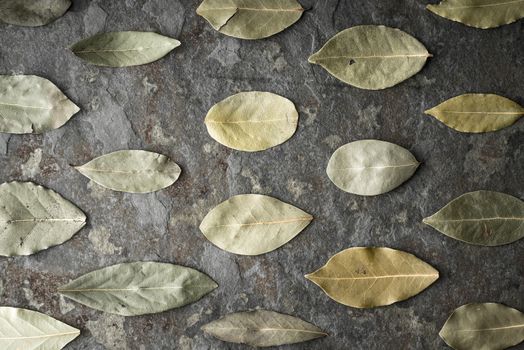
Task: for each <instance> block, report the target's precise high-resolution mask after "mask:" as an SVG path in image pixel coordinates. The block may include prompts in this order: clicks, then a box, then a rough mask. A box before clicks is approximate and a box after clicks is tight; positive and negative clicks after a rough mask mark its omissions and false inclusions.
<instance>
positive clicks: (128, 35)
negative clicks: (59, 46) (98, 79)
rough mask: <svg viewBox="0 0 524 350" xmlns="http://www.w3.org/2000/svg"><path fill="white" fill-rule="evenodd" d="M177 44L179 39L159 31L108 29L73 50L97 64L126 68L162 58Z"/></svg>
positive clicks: (72, 48) (83, 41) (77, 45)
mask: <svg viewBox="0 0 524 350" xmlns="http://www.w3.org/2000/svg"><path fill="white" fill-rule="evenodd" d="M178 46H180V42H179V41H178V40H175V39H172V38H168V37H166V36H163V35H160V34H156V33H151V32H109V33H101V34H97V35H94V36H92V37H90V38H87V39H84V40H82V41H79V42H78V43H76V44H75V45H73V46H72V47H71V50H72V51H73V53H74V54H75V55H77V56H78V57H80V58H82V59H84V60H86V61H87V62H89V63H91V64H95V65H97V66H107V67H127V66H137V65H141V64H146V63H151V62H154V61H156V60H159V59H160V58H162V57H164V56H165V55H167V54H168V53H169V52H170V51H171V50H173V49H174V48H175V47H178Z"/></svg>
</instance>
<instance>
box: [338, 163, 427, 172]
mask: <svg viewBox="0 0 524 350" xmlns="http://www.w3.org/2000/svg"><path fill="white" fill-rule="evenodd" d="M419 164H420V163H412V164H400V165H376V166H364V167H349V168H335V169H334V170H350V169H355V170H362V169H382V168H402V167H410V166H417V165H419Z"/></svg>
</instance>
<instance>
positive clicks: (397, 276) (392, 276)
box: [310, 273, 438, 280]
mask: <svg viewBox="0 0 524 350" xmlns="http://www.w3.org/2000/svg"><path fill="white" fill-rule="evenodd" d="M437 276H438V274H436V273H434V274H412V275H408V274H401V275H383V276H366V277H317V276H310V278H312V279H324V280H368V279H385V278H410V277H437Z"/></svg>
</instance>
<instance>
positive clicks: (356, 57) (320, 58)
mask: <svg viewBox="0 0 524 350" xmlns="http://www.w3.org/2000/svg"><path fill="white" fill-rule="evenodd" d="M431 56H432V55H431V54H430V53H425V54H420V55H417V54H414V55H410V54H399V55H379V56H377V55H370V56H347V55H341V56H325V57H318V58H317V57H316V58H315V60H327V59H333V58H347V59H361V58H363V59H368V58H402V57H431Z"/></svg>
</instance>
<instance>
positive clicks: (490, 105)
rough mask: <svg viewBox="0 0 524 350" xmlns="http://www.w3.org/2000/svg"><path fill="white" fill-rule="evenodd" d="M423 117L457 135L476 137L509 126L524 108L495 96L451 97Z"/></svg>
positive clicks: (521, 113)
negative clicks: (429, 118) (439, 123)
mask: <svg viewBox="0 0 524 350" xmlns="http://www.w3.org/2000/svg"><path fill="white" fill-rule="evenodd" d="M425 113H426V114H429V115H432V116H434V117H435V118H437V119H438V120H440V121H441V122H442V123H444V124H446V125H447V126H449V127H450V128H452V129H455V130H457V131H461V132H471V133H480V132H488V131H496V130H499V129H502V128H505V127H507V126H510V125H512V124H513V123H515V122H516V121H517V120H518V119H519V118H520V117H522V116H523V115H524V108H523V107H521V106H520V105H519V104H518V103H516V102H513V101H511V100H510V99H507V98H505V97H502V96H498V95H493V94H465V95H460V96H457V97H453V98H451V99H449V100H447V101H445V102H443V103H441V104H439V105H438V106H436V107H433V108H431V109H429V110H427V111H426V112H425Z"/></svg>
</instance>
